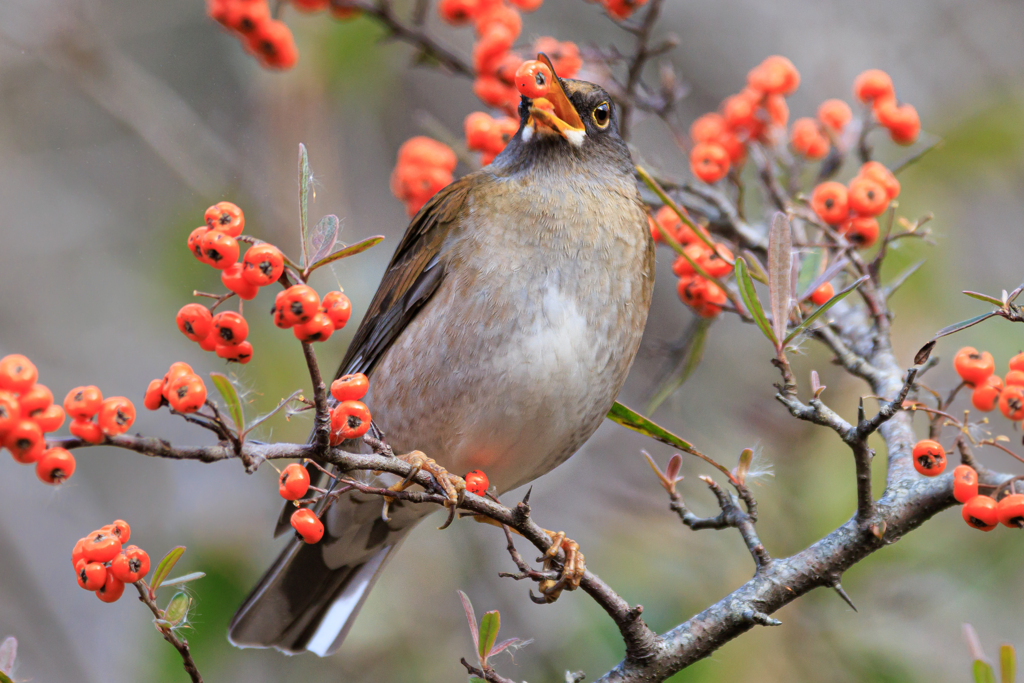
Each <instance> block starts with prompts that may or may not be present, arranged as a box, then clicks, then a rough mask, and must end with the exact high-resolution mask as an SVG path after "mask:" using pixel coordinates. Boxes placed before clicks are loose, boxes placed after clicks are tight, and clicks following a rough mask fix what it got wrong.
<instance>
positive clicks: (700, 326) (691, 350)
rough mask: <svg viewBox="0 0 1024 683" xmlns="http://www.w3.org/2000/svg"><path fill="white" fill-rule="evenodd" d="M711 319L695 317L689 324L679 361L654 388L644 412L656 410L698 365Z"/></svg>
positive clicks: (702, 354)
mask: <svg viewBox="0 0 1024 683" xmlns="http://www.w3.org/2000/svg"><path fill="white" fill-rule="evenodd" d="M713 320H714V319H713V318H696V319H695V320H694V321H693V323H692V324H691V325H690V327H689V329H688V330H687V332H686V338H685V341H684V343H683V348H682V350H681V356H680V359H679V362H678V363H677V364H676V367H675V368H674V369H673V371H672V372H671V373H670V374H669V376H668V377H666V378H665V379H664V380H663V381H662V382H661V384H660V385H659V386H658V388H657V390H655V392H654V396H653V397H652V398H651V400H650V402H649V403H648V404H647V409H646V412H647V413H648V414H651V413H653V412H654V411H655V410H657V409H658V406H660V405H661V404H662V403H664V402H665V400H666V399H667V398H668V397H669V396H671V395H672V394H674V393H675V392H676V391H677V390H678V389H679V387H681V386H683V384H684V383H685V382H686V380H687V379H689V378H690V375H691V374H693V371H694V370H696V369H697V366H698V365H700V361H701V358H703V357H704V342H705V341H707V338H708V330H709V329H710V328H711V323H712V322H713Z"/></svg>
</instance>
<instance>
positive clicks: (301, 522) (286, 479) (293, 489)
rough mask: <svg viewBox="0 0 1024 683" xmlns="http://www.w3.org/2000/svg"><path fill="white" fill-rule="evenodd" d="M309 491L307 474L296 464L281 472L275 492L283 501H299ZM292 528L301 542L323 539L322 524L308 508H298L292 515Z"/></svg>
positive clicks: (316, 541) (313, 541)
mask: <svg viewBox="0 0 1024 683" xmlns="http://www.w3.org/2000/svg"><path fill="white" fill-rule="evenodd" d="M308 490H309V472H308V471H307V470H306V468H305V467H303V466H302V465H300V464H299V463H297V462H293V463H292V464H290V465H288V466H287V467H285V468H284V469H283V470H281V475H280V476H279V477H278V479H277V492H278V493H280V494H281V497H282V498H284V499H285V500H292V501H294V500H299V499H300V498H302V497H303V496H304V495H306V492H307V491H308ZM291 524H292V528H293V529H295V533H297V534H298V535H299V536H300V537H301V538H302V540H303V541H305V542H306V543H309V544H313V543H318V542H319V541H320V539H321V538H323V537H324V524H323V522H321V521H320V519H319V518H318V517H317V516H316V513H315V512H313V511H312V510H310V509H309V508H301V507H300V508H299V509H298V510H296V511H295V512H293V513H292V516H291Z"/></svg>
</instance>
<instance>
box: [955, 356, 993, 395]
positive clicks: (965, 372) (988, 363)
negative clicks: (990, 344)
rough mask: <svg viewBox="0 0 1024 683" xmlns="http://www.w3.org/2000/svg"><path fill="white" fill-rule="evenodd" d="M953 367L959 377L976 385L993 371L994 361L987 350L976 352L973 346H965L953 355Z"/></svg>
mask: <svg viewBox="0 0 1024 683" xmlns="http://www.w3.org/2000/svg"><path fill="white" fill-rule="evenodd" d="M953 369H954V370H956V374H958V375H960V379H962V380H963V381H965V382H967V383H968V384H970V385H972V386H977V385H978V384H980V383H981V382H984V381H985V379H986V378H987V377H988V376H989V375H991V374H992V373H993V372H995V369H996V363H995V360H993V358H992V354H991V353H989V352H988V351H982V352H981V353H978V350H977V349H975V348H974V347H973V346H965V347H963V348H962V349H960V350H959V351H957V352H956V355H955V356H953Z"/></svg>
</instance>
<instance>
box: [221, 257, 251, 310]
mask: <svg viewBox="0 0 1024 683" xmlns="http://www.w3.org/2000/svg"><path fill="white" fill-rule="evenodd" d="M243 268H244V266H243V265H242V264H241V263H233V264H232V265H230V266H228V267H227V268H225V269H224V270H222V271H221V272H220V281H221V283H222V284H223V285H224V286H225V287H226V288H227V289H228V290H229V291H232V292H234V293H235V294H237V295H238V298H239V299H242V300H243V301H252V300H253V299H255V298H256V295H257V294H259V293H260V288H259V287H258V286H257V285H254V284H252V283H250V282H249V281H248V280H246V279H245V278H244V277H243V275H242V272H243Z"/></svg>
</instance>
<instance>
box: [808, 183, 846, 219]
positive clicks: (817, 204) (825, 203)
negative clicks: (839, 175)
mask: <svg viewBox="0 0 1024 683" xmlns="http://www.w3.org/2000/svg"><path fill="white" fill-rule="evenodd" d="M811 208H812V209H814V213H816V214H818V218H820V219H821V220H823V221H825V222H826V223H828V224H829V225H839V224H840V223H842V222H843V221H845V220H846V218H847V216H849V215H850V193H849V192H848V191H847V189H846V186H845V185H843V184H842V183H837V182H835V181H834V180H830V181H828V182H824V183H821V184H820V185H818V186H817V187H815V188H814V192H813V194H811Z"/></svg>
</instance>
